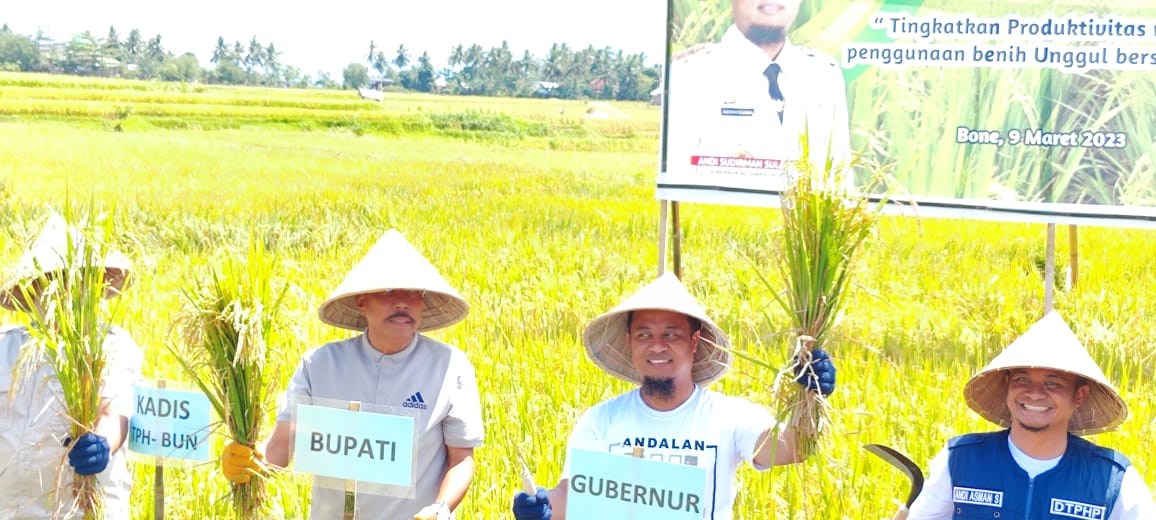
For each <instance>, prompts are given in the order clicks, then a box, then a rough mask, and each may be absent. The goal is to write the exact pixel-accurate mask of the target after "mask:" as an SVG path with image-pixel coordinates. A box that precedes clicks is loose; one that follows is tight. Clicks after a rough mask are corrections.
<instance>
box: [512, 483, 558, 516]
mask: <svg viewBox="0 0 1156 520" xmlns="http://www.w3.org/2000/svg"><path fill="white" fill-rule="evenodd" d="M513 510H514V518H517V519H518V520H550V514H551V513H550V493H548V492H547V491H546V489H545V488H541V487H540V488H538V493H537V494H536V495H534V496H530V495H528V494H526V492H525V491H520V492H518V494H517V495H516V496H515V497H514V508H513Z"/></svg>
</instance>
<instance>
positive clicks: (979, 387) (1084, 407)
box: [963, 311, 1128, 435]
mask: <svg viewBox="0 0 1156 520" xmlns="http://www.w3.org/2000/svg"><path fill="white" fill-rule="evenodd" d="M1012 368H1048V369H1052V370H1061V371H1064V372H1068V373H1071V374H1075V375H1077V376H1080V377H1083V378H1085V379H1087V380H1088V390H1089V391H1088V397H1087V399H1085V400H1084V402H1083V403H1082V404H1080V406H1079V408H1077V409H1076V411H1075V413H1073V414H1072V418H1071V420H1069V421H1068V431H1070V432H1072V433H1074V434H1076V435H1089V434H1093V433H1100V432H1103V431H1109V430H1113V429H1115V428H1116V427H1117V426H1119V425H1120V423H1122V422H1124V419H1125V418H1127V417H1128V407H1127V405H1125V404H1124V400H1123V399H1121V398H1120V394H1118V393H1117V392H1116V389H1115V388H1113V387H1112V384H1111V383H1109V382H1108V378H1106V377H1104V372H1103V371H1101V370H1100V367H1099V366H1097V365H1096V362H1095V361H1093V360H1092V357H1091V356H1089V355H1088V351H1087V350H1086V349H1084V346H1083V345H1082V344H1080V340H1079V339H1077V338H1076V335H1075V334H1074V333H1073V332H1072V329H1071V328H1069V327H1068V324H1067V323H1066V322H1064V319H1063V318H1061V317H1060V314H1059V313H1057V312H1055V311H1053V312H1049V313H1048V314H1047V315H1046V316H1044V317H1043V318H1042V319H1041V320H1040V321H1038V322H1036V324H1035V325H1032V327H1031V328H1030V329H1028V331H1027V332H1025V333H1024V334H1023V335H1022V336H1020V337H1019V338H1017V339H1016V340H1015V341H1013V342H1012V344H1011V345H1008V347H1007V348H1006V349H1004V351H1003V352H1002V353H1000V355H998V356H996V357H995V359H993V360H991V363H989V364H988V365H987V367H984V369H983V370H981V371H980V372H979V373H978V374H976V375H975V377H972V378H971V380H970V381H968V382H967V386H966V387H964V390H963V394H964V397H966V398H967V405H968V406H970V407H971V409H972V410H975V411H976V413H978V414H980V415H982V416H983V418H984V419H987V420H989V421H991V422H993V423H996V424H998V425H1000V426H1003V427H1008V426H1010V425H1011V411H1010V410H1008V407H1007V387H1008V382H1007V378H1006V377H1005V374H1006V372H1005V371H1006V370H1009V369H1012Z"/></svg>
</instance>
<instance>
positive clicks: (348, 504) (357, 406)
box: [343, 401, 361, 520]
mask: <svg viewBox="0 0 1156 520" xmlns="http://www.w3.org/2000/svg"><path fill="white" fill-rule="evenodd" d="M349 410H350V411H352V412H359V411H361V401H350V402H349ZM356 516H357V481H356V480H353V479H349V480H346V481H345V514H344V515H343V518H344V520H353V519H354V518H355V517H356Z"/></svg>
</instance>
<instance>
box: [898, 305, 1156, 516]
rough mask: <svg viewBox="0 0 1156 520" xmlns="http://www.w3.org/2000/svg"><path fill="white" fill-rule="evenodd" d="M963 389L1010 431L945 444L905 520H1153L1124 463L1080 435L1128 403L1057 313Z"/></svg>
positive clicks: (1100, 427) (1155, 512)
mask: <svg viewBox="0 0 1156 520" xmlns="http://www.w3.org/2000/svg"><path fill="white" fill-rule="evenodd" d="M964 395H965V396H966V397H967V405H968V406H970V407H971V409H972V410H975V411H976V412H977V413H979V414H980V415H981V416H983V418H985V419H987V420H989V421H991V422H993V423H996V424H998V425H1000V426H1002V427H1006V428H1008V429H1006V430H1002V431H996V432H988V433H973V434H969V435H963V436H960V437H956V438H954V439H951V440H950V441H948V443H947V446H946V447H945V448H944V449H943V450H942V451H940V452H939V454H938V455H936V456H935V458H934V459H932V461H931V468H930V471H929V476H928V479H927V481H926V482H925V483H924V486H923V491H922V492H921V493H920V494H919V497H918V498H916V500H915V502H914V503H913V504H911V511H910V514H909V516H908V519H909V520H932V519H935V520H946V519H948V518H1015V519H1017V520H1021V519H1023V520H1033V519H1037V518H1040V519H1042V518H1056V517H1064V518H1084V519H1088V520H1140V519H1152V518H1156V508H1154V506H1153V503H1152V494H1151V492H1149V491H1148V486H1147V485H1146V484H1145V483H1144V479H1143V478H1142V477H1141V476H1140V473H1139V472H1137V471H1136V468H1135V467H1134V466H1132V465H1131V464H1130V463H1129V462H1128V459H1127V458H1126V457H1124V456H1123V455H1122V454H1120V453H1119V452H1117V451H1115V450H1112V449H1109V448H1105V447H1101V446H1097V445H1095V444H1093V443H1091V442H1089V441H1086V440H1084V439H1083V438H1081V437H1079V436H1081V435H1089V434H1093V433H1099V432H1103V431H1108V430H1112V429H1115V428H1116V427H1117V426H1119V425H1120V423H1122V422H1124V419H1125V418H1126V417H1127V416H1128V408H1127V406H1125V404H1124V401H1123V400H1122V399H1121V398H1120V395H1119V394H1118V393H1116V389H1115V388H1113V387H1112V384H1111V383H1109V382H1108V380H1107V378H1105V377H1104V373H1103V372H1102V371H1101V370H1100V367H1099V366H1097V365H1096V362H1095V361H1093V360H1092V358H1091V356H1089V355H1088V352H1087V351H1086V350H1085V349H1084V346H1083V345H1081V344H1080V341H1079V339H1077V338H1076V335H1075V334H1073V333H1072V329H1070V328H1069V327H1068V324H1067V323H1065V322H1064V320H1063V318H1061V317H1060V315H1059V314H1058V313H1056V312H1051V313H1048V315H1046V316H1044V317H1043V319H1041V320H1040V321H1039V322H1037V323H1036V324H1035V325H1033V326H1032V327H1031V328H1030V329H1028V331H1027V332H1025V333H1024V335H1023V336H1020V337H1019V338H1018V339H1016V340H1015V341H1014V342H1012V344H1011V345H1009V346H1008V347H1007V348H1006V349H1005V350H1004V351H1003V352H1002V353H1001V354H1000V355H998V356H996V358H995V359H993V360H992V361H991V363H990V364H988V366H987V367H986V368H984V369H983V370H982V371H980V372H979V373H978V374H976V375H975V377H972V378H971V380H970V381H968V383H967V386H966V387H965V388H964Z"/></svg>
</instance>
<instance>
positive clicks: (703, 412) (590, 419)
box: [513, 273, 835, 520]
mask: <svg viewBox="0 0 1156 520" xmlns="http://www.w3.org/2000/svg"><path fill="white" fill-rule="evenodd" d="M582 339H583V342H584V343H585V345H586V349H587V353H588V354H589V355H590V359H591V360H592V361H594V363H595V364H596V365H598V366H599V367H601V368H602V369H604V370H606V371H607V372H609V373H610V374H611V375H613V376H615V377H619V378H622V379H625V380H627V381H630V382H632V383H635V384H639V385H640V387H639V388H636V389H634V390H631V391H630V392H627V393H625V394H622V395H620V396H618V397H615V398H613V399H610V400H608V401H604V402H602V403H599V404H597V405H595V406H593V407H591V408H590V409H589V410H587V411H586V413H585V414H584V415H583V416H582V418H581V419H579V421H578V424H577V425H576V426H575V427H574V431H573V432H572V433H571V435H570V442H569V444H568V450H570V451H571V452H572V451H573V450H575V449H585V450H592V451H601V452H609V453H618V454H623V455H629V454H632V453H633V452H634V450H635V448H642V449H643V450H644V456H645V457H646V458H648V459H652V460H654V459H661V460H663V461H665V462H671V463H676V464H688V465H693V466H697V467H700V468H705V469H706V474H707V482H706V495H705V496H704V497H702V498H703V501H702V503H701V504H700V505H699V504H696V505H699V506H700V507H701V509H700V511H701V512H702V517H703V518H706V519H711V520H723V519H729V518H731V516H732V506H733V504H734V499H735V493H736V490H735V488H734V484H735V482H734V481H735V473H736V472H737V470H738V468H739V466H740V465H741V464H742V463H743V462H744V461H745V462H747V463H749V464H751V465H752V466H754V467H755V468H756V469H758V470H766V469H769V468H770V467H771V466H773V465H779V464H790V463H794V462H799V459H798V458H797V455H796V454H795V449H794V445H793V440H794V432H792V431H785V432H784V431H779V428H778V427H777V424H776V422H775V420H774V418H773V417H772V416H771V414H770V413H769V412H768V411H767V410H766V409H765V408H763V407H762V406H759V405H757V404H754V403H752V402H750V401H748V400H746V399H743V398H739V397H732V396H727V395H724V394H720V393H718V392H714V391H711V390H708V389H706V388H705V386H706V385H709V384H710V383H712V382H714V381H716V380H717V379H719V378H721V377H722V375H723V374H724V373H726V371H727V369H729V368H730V364H731V354H730V352H729V351H728V350H727V348H728V347H729V342H728V341H727V338H726V335H724V334H723V332H722V331H721V330H720V329H719V328H718V326H717V325H715V323H714V322H713V321H711V319H710V318H709V317H708V316H707V315H706V312H705V311H704V310H703V309H702V307H701V306H700V305H699V304H698V302H697V301H695V300H694V298H693V297H692V296H691V295H690V293H689V292H687V290H686V288H685V287H684V286H683V285H682V283H681V282H680V281H679V280H678V278H677V277H675V276H674V275H673V274H670V273H668V274H666V275H664V276H662V277H659V278H658V279H657V280H655V281H654V282H651V283H650V284H649V285H647V286H646V287H643V288H642V289H641V290H639V291H638V292H637V293H635V294H634V295H633V296H632V297H630V298H629V299H627V300H626V301H625V302H623V303H622V304H620V305H618V306H617V307H615V308H614V309H613V310H611V311H610V312H608V313H606V314H603V315H602V316H599V317H598V318H596V319H595V320H594V321H593V322H591V323H590V325H589V326H588V327H587V328H586V331H585V333H584V334H583V336H582ZM798 381H799V382H800V383H801V384H806V385H807V386H808V387H809V388H812V389H814V390H815V391H821V392H822V393H823V395H827V394H830V393H831V391H833V390H834V387H835V367H834V365H833V364H832V362H831V360H830V359H829V358H828V356H827V355H826V353H825V352H823V351H821V350H816V351H815V352H814V353H813V361H812V362H811V363H810V364H809V365H808V366H807V370H805V371H800V376H799V379H798ZM771 438H774V439H775V442H766V440H767V439H771ZM569 486H570V460H569V459H567V461H566V465H565V466H564V467H563V469H562V478H561V480H560V482H559V483H558V485H557V486H556V487H555V488H554V489H552V490H550V491H547V490H545V489H542V488H539V489H538V492H537V495H536V496H529V495H528V494H527V493H524V492H523V493H519V494H518V495H517V496H516V497H514V505H513V512H514V516H515V517H516V518H517V519H518V520H546V519H553V520H559V519H564V518H565V517H566V497H567V493H568V491H569Z"/></svg>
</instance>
